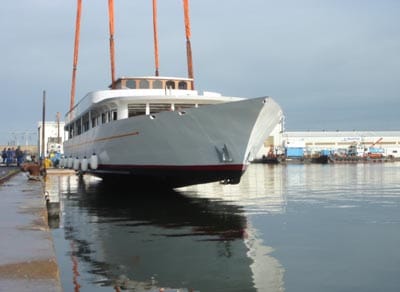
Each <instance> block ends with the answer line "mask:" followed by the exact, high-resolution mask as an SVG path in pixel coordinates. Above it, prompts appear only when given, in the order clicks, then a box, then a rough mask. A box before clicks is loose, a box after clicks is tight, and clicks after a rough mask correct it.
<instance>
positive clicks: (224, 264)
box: [61, 177, 256, 291]
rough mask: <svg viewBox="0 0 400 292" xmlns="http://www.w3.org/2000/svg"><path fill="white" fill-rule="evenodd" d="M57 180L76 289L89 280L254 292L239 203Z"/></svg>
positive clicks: (139, 287)
mask: <svg viewBox="0 0 400 292" xmlns="http://www.w3.org/2000/svg"><path fill="white" fill-rule="evenodd" d="M63 179H64V183H63V184H61V188H62V191H61V193H62V194H63V195H62V209H63V210H62V214H63V218H62V225H63V228H64V237H65V240H66V241H67V242H69V243H70V244H69V247H70V250H69V251H68V252H69V254H70V258H71V262H72V263H73V266H74V268H73V269H75V270H79V271H80V276H78V275H77V274H76V273H74V274H75V277H74V281H73V283H74V289H75V290H77V288H79V287H82V286H83V285H89V284H88V283H89V282H90V285H93V284H94V285H99V286H103V287H110V289H111V288H112V289H115V290H118V289H128V290H134V291H159V289H160V288H163V289H164V291H168V289H172V288H173V289H175V290H174V291H176V289H181V290H180V291H233V290H235V291H256V289H255V288H254V284H253V275H252V270H251V268H250V266H251V264H252V262H253V261H252V259H251V258H249V257H248V247H247V246H246V244H245V241H244V239H245V237H246V232H247V231H246V228H247V220H246V217H245V216H244V214H243V210H242V208H241V207H239V206H237V205H234V204H226V203H224V202H221V201H218V200H211V199H209V198H199V197H197V198H196V197H188V196H185V195H183V194H182V193H179V192H176V191H173V190H168V191H145V190H143V189H142V190H137V189H135V187H134V185H131V186H127V185H125V186H123V187H121V188H115V187H113V188H109V187H107V186H105V185H102V183H101V182H99V181H95V180H93V179H91V178H88V177H84V178H83V179H80V180H77V179H76V178H74V177H65V178H63ZM76 266H78V267H76ZM87 279H90V280H87ZM85 281H86V284H85ZM78 291H79V289H78Z"/></svg>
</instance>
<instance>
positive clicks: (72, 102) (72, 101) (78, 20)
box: [69, 0, 82, 110]
mask: <svg viewBox="0 0 400 292" xmlns="http://www.w3.org/2000/svg"><path fill="white" fill-rule="evenodd" d="M77 7H78V8H77V13H76V24H75V46H74V61H73V67H72V85H71V98H70V105H69V109H70V110H72V108H73V107H74V105H75V86H76V70H77V65H78V54H79V35H80V30H81V11H82V0H78V2H77Z"/></svg>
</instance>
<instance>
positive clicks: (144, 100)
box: [65, 76, 241, 123]
mask: <svg viewBox="0 0 400 292" xmlns="http://www.w3.org/2000/svg"><path fill="white" fill-rule="evenodd" d="M111 87H113V88H112V89H111ZM239 99H241V98H238V97H226V96H222V95H221V94H220V93H216V92H207V91H205V92H203V94H199V93H198V91H197V90H193V79H191V78H177V77H158V76H150V77H122V78H119V79H117V80H116V81H115V83H114V84H113V86H110V89H105V90H98V91H93V92H90V93H88V94H87V95H86V96H85V97H84V98H82V99H81V100H80V101H79V102H78V103H77V104H76V105H75V106H74V107H73V108H72V110H71V111H70V112H68V113H67V114H66V116H65V118H66V123H70V122H71V121H72V120H75V119H77V118H79V117H81V116H83V115H84V114H86V113H87V112H92V113H91V115H92V114H93V115H94V114H96V115H98V114H101V113H102V112H107V111H117V112H119V114H118V119H121V118H127V117H130V116H132V115H133V114H130V112H129V109H130V108H138V107H139V108H145V110H144V112H143V111H140V113H142V112H143V113H144V114H149V113H151V112H153V111H152V108H155V107H158V108H163V109H165V110H175V105H177V106H176V108H178V107H180V108H182V107H186V108H187V107H197V106H199V105H205V104H216V103H221V102H231V101H235V100H239ZM135 115H136V114H135Z"/></svg>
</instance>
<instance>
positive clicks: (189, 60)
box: [183, 0, 194, 89]
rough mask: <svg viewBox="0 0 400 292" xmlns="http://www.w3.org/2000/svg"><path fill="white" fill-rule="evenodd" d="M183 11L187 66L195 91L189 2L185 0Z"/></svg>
mask: <svg viewBox="0 0 400 292" xmlns="http://www.w3.org/2000/svg"><path fill="white" fill-rule="evenodd" d="M183 9H184V16H185V33H186V56H187V66H188V77H189V78H191V79H192V89H194V80H193V79H194V76H193V62H192V47H191V45H190V18H189V0H183Z"/></svg>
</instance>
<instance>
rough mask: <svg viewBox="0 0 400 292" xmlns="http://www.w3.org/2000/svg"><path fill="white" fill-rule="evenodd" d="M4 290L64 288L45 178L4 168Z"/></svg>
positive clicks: (0, 271)
mask: <svg viewBox="0 0 400 292" xmlns="http://www.w3.org/2000/svg"><path fill="white" fill-rule="evenodd" d="M0 200H1V203H0V232H1V240H0V291H19V292H24V291H57V292H58V291H62V287H61V283H60V275H59V269H58V265H57V259H56V255H55V250H54V245H53V240H52V236H51V232H50V229H49V226H48V217H47V208H46V200H45V198H44V194H43V183H42V182H41V181H33V180H28V178H27V175H26V173H23V172H20V171H19V169H18V168H16V167H10V168H8V167H1V168H0Z"/></svg>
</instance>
